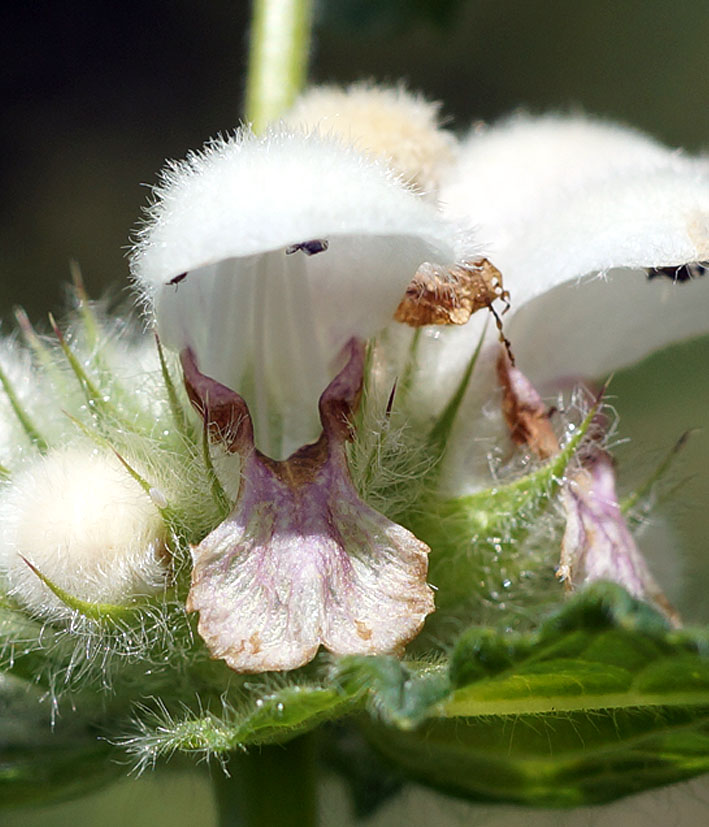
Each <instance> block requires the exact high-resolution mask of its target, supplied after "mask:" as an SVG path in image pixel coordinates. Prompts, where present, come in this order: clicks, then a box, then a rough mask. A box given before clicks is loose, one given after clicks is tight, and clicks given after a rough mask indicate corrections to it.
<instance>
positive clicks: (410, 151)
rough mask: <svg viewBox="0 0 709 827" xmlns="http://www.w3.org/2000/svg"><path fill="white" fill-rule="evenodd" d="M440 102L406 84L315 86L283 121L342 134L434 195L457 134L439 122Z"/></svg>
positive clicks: (333, 133)
mask: <svg viewBox="0 0 709 827" xmlns="http://www.w3.org/2000/svg"><path fill="white" fill-rule="evenodd" d="M439 108H440V107H439V105H438V104H437V103H432V102H431V101H427V100H426V99H425V98H423V97H422V96H421V95H415V94H413V93H411V92H408V91H407V90H406V89H404V88H403V86H396V87H393V88H390V87H386V86H373V85H370V84H364V83H358V84H354V85H352V86H349V87H348V88H347V89H339V88H338V87H336V86H317V87H314V88H312V89H310V90H308V91H307V92H306V93H305V94H304V95H302V96H301V97H300V98H299V99H298V100H297V101H296V102H295V104H294V106H293V108H292V109H291V110H290V111H289V112H287V113H286V115H285V117H284V121H285V123H286V124H288V125H289V126H294V127H303V128H305V129H306V130H311V129H315V128H317V129H318V130H319V131H320V132H321V133H322V134H323V135H337V136H339V137H341V138H343V139H344V140H346V141H347V142H349V143H352V144H354V146H355V147H356V148H357V149H359V150H362V151H364V152H367V153H371V154H372V155H374V156H376V157H379V158H382V159H384V160H385V161H386V162H387V163H388V164H389V165H390V166H391V168H392V169H393V170H394V171H395V172H397V173H398V174H399V175H401V177H402V178H403V180H404V181H406V183H407V184H410V185H411V186H412V187H413V188H414V189H415V190H416V191H417V192H420V193H422V194H424V195H432V196H434V197H435V196H436V194H437V192H438V183H439V179H440V176H441V172H442V170H443V169H445V168H446V166H448V165H449V164H450V163H452V161H453V160H454V157H455V146H456V141H455V138H454V136H453V135H452V134H451V133H450V132H447V131H446V130H444V129H441V127H440V124H439V117H438V110H439Z"/></svg>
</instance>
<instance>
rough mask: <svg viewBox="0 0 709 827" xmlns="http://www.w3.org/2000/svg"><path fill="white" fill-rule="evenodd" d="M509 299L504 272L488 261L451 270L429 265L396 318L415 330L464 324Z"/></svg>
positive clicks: (408, 292)
mask: <svg viewBox="0 0 709 827" xmlns="http://www.w3.org/2000/svg"><path fill="white" fill-rule="evenodd" d="M507 298H508V293H507V291H506V290H504V288H503V286H502V275H501V273H500V271H499V270H498V269H497V268H496V267H494V266H493V265H492V264H491V263H490V262H489V261H488V260H487V259H486V258H482V259H479V260H478V261H475V262H472V263H469V264H468V263H466V264H460V265H457V266H455V267H452V268H450V269H444V268H442V267H439V266H438V265H435V264H430V263H428V262H427V263H425V264H422V265H421V267H419V269H418V271H417V272H416V275H415V276H414V278H413V280H412V281H411V283H410V284H409V286H408V287H407V288H406V293H405V295H404V298H403V299H402V300H401V303H400V304H399V306H398V308H397V309H396V312H395V313H394V319H395V320H396V321H397V322H402V323H404V324H408V325H410V326H411V327H422V326H423V325H427V324H444V325H463V324H465V323H466V322H467V321H468V319H469V318H470V317H471V316H472V314H473V313H475V312H476V311H477V310H481V309H482V308H484V307H487V308H490V307H492V303H493V302H494V301H495V300H496V299H503V300H504V301H506V300H507Z"/></svg>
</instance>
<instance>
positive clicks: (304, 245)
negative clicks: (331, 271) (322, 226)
mask: <svg viewBox="0 0 709 827" xmlns="http://www.w3.org/2000/svg"><path fill="white" fill-rule="evenodd" d="M329 246H330V243H329V241H327V239H324V238H314V239H313V240H312V241H301V242H300V243H299V244H291V245H290V247H286V255H287V256H292V255H293V253H297V252H298V250H301V251H302V252H304V253H305V255H306V256H315V255H317V254H318V253H324V252H325V250H327V248H328V247H329Z"/></svg>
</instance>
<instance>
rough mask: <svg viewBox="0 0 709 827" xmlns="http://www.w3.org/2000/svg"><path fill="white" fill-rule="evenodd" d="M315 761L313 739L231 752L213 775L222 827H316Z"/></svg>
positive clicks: (295, 740) (301, 737)
mask: <svg viewBox="0 0 709 827" xmlns="http://www.w3.org/2000/svg"><path fill="white" fill-rule="evenodd" d="M315 760H316V750H315V742H314V740H313V736H311V735H303V736H300V737H299V738H295V739H294V740H292V741H289V742H288V743H287V744H278V745H275V746H262V747H251V748H250V750H249V752H248V753H243V754H242V753H235V754H234V755H233V756H232V757H231V759H230V761H229V773H230V777H226V776H225V775H224V773H222V772H221V770H217V771H215V772H214V775H213V783H214V791H215V795H216V800H217V808H218V810H219V825H220V827H314V825H315V824H317V801H316V790H315V782H316V772H315Z"/></svg>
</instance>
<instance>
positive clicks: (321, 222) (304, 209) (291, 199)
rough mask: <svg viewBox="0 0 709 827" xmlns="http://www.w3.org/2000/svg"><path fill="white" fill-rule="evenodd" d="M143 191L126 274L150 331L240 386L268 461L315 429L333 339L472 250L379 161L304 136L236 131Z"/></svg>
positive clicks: (367, 329)
mask: <svg viewBox="0 0 709 827" xmlns="http://www.w3.org/2000/svg"><path fill="white" fill-rule="evenodd" d="M156 195H157V198H158V201H157V203H156V204H155V205H154V206H153V207H152V209H151V221H150V223H149V224H148V225H147V227H146V228H145V230H144V231H143V233H142V238H141V241H140V243H139V245H138V247H137V249H136V252H135V255H134V257H133V272H134V275H135V277H136V279H137V281H138V284H139V286H140V287H141V289H142V290H143V291H144V293H145V295H146V297H147V298H148V300H149V301H150V302H152V305H153V307H154V312H155V316H156V320H157V324H158V331H159V333H160V335H161V338H162V340H163V342H164V343H165V344H166V345H167V346H168V347H171V348H174V349H177V350H182V349H183V348H185V347H190V348H191V349H192V350H193V351H194V353H195V354H196V356H197V359H198V362H199V364H200V368H201V370H203V371H204V372H205V373H206V374H207V375H209V376H211V377H213V378H214V379H216V380H217V381H219V382H221V383H222V384H225V385H227V386H228V387H230V388H233V389H235V390H237V391H238V392H239V393H240V394H242V395H243V397H244V398H245V399H246V401H247V403H248V405H249V408H250V410H251V411H252V413H253V416H254V424H255V429H256V441H257V446H258V447H260V448H261V449H262V450H264V451H266V452H267V453H268V454H269V455H270V456H273V457H285V456H287V455H288V454H289V453H290V452H291V451H293V450H294V449H296V448H297V447H299V446H300V445H302V444H303V443H305V442H308V441H312V440H314V439H315V438H317V435H318V432H319V423H318V417H317V399H318V396H319V394H320V393H321V392H322V390H323V389H324V387H325V386H326V385H327V383H328V381H329V380H330V379H332V377H333V376H334V375H335V374H336V373H337V370H338V369H339V368H340V367H341V366H340V365H339V364H338V363H337V361H336V360H337V357H338V355H339V353H340V351H341V349H342V347H343V346H344V344H345V343H346V342H347V341H348V340H349V339H350V338H351V337H352V336H357V337H360V338H368V337H370V336H371V335H373V334H374V333H376V332H377V331H379V330H380V329H382V328H383V327H384V326H386V324H387V323H388V322H389V321H390V319H391V317H392V315H393V313H394V311H395V310H396V307H397V306H398V303H399V301H400V299H401V297H402V296H403V294H404V291H405V289H406V286H407V284H408V283H409V281H410V280H411V279H412V278H413V276H414V274H415V272H416V270H417V268H418V266H419V265H420V264H421V263H422V262H424V261H436V262H440V263H442V264H444V265H450V264H452V263H453V262H454V261H455V260H456V258H466V257H468V255H470V254H471V253H472V250H471V248H470V246H469V243H468V241H467V239H466V238H465V237H464V236H461V235H460V234H459V233H458V231H457V230H456V229H455V227H454V226H453V225H451V224H450V223H448V222H446V221H445V220H444V219H443V218H442V217H441V216H440V215H439V214H438V213H437V212H436V210H435V209H434V208H433V207H432V206H431V205H427V204H425V203H424V202H423V201H421V199H419V198H417V197H416V196H415V195H414V194H413V193H412V192H411V191H409V190H408V189H407V188H406V187H405V186H404V185H403V184H402V183H401V182H400V181H398V180H397V179H396V178H395V177H394V176H393V174H392V173H391V172H390V171H389V170H388V168H387V167H386V165H384V164H378V163H376V162H373V161H372V160H371V159H370V160H368V159H367V158H365V157H364V156H360V155H359V154H357V153H356V152H355V151H354V150H353V149H351V148H347V147H344V146H342V145H341V144H339V143H337V142H336V141H334V140H332V139H324V138H322V137H320V136H317V135H305V134H302V133H299V132H292V133H291V132H287V131H275V132H271V133H270V134H268V135H266V136H265V137H263V138H256V137H254V136H252V135H251V134H250V133H246V132H242V133H239V134H237V135H236V136H235V137H234V138H233V139H231V140H228V141H218V142H215V143H214V144H213V145H211V146H209V147H208V148H207V149H206V150H205V152H204V153H202V154H194V155H192V156H190V157H189V158H188V159H187V161H185V162H184V163H183V164H180V165H175V166H173V167H172V168H170V169H169V170H168V172H167V173H166V174H165V177H164V182H163V185H162V186H161V187H160V188H158V190H157V191H156ZM307 242H315V243H317V245H318V247H319V248H320V249H318V251H317V254H309V253H312V251H311V250H309V249H302V248H301V249H298V248H296V249H289V248H292V245H305V244H306V243H307ZM323 242H326V244H324V243H323ZM183 274H185V275H184V276H183Z"/></svg>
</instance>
